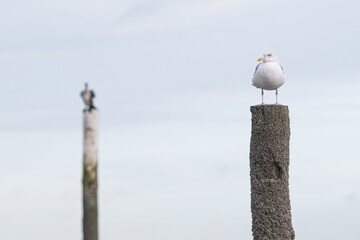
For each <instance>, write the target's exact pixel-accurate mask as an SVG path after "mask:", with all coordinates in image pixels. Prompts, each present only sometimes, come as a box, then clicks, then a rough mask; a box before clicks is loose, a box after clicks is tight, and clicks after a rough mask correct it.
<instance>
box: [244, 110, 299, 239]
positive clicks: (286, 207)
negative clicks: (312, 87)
mask: <svg viewBox="0 0 360 240" xmlns="http://www.w3.org/2000/svg"><path fill="white" fill-rule="evenodd" d="M250 110H251V113H252V130H251V145H250V178H251V213H252V232H253V237H254V240H292V239H295V232H294V230H293V227H292V222H291V207H290V197H289V140H290V126H289V110H288V107H287V106H280V105H259V106H252V107H251V109H250Z"/></svg>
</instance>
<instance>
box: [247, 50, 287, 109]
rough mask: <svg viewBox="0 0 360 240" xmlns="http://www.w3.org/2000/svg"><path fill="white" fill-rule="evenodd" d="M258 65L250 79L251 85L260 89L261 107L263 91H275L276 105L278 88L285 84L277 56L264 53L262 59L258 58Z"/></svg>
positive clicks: (271, 53)
mask: <svg viewBox="0 0 360 240" xmlns="http://www.w3.org/2000/svg"><path fill="white" fill-rule="evenodd" d="M257 60H258V62H260V61H262V62H261V63H259V64H258V65H257V66H256V68H255V73H254V76H253V79H252V85H253V86H255V87H257V88H261V97H262V102H261V105H265V104H264V89H265V90H276V92H275V94H276V103H275V105H279V103H278V88H279V87H281V86H282V85H283V84H284V83H285V76H284V70H283V68H282V66H281V65H280V63H279V59H278V56H277V55H276V54H275V53H273V52H269V53H264V55H263V57H259V58H258V59H257Z"/></svg>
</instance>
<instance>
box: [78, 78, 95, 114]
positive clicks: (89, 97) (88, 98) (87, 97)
mask: <svg viewBox="0 0 360 240" xmlns="http://www.w3.org/2000/svg"><path fill="white" fill-rule="evenodd" d="M80 96H81V97H82V98H83V100H84V103H85V105H86V106H88V107H89V110H91V109H93V108H94V109H95V106H94V103H93V98H94V97H95V93H94V91H93V90H88V84H87V83H85V90H84V91H82V92H81V94H80Z"/></svg>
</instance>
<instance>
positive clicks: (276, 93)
mask: <svg viewBox="0 0 360 240" xmlns="http://www.w3.org/2000/svg"><path fill="white" fill-rule="evenodd" d="M278 94H279V92H278V90H277V89H276V92H275V95H276V103H275V105H280V104H279V103H278Z"/></svg>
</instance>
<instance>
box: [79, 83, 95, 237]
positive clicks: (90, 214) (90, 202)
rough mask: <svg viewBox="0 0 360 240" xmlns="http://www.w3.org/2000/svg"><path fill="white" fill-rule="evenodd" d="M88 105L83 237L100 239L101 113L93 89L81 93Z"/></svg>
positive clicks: (86, 116) (84, 156)
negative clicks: (98, 173) (99, 171)
mask: <svg viewBox="0 0 360 240" xmlns="http://www.w3.org/2000/svg"><path fill="white" fill-rule="evenodd" d="M81 96H82V98H83V99H84V102H85V104H86V105H87V106H88V107H87V108H86V109H84V111H83V121H84V125H83V128H84V141H83V144H84V145H83V148H84V155H83V239H84V240H98V208H97V187H98V182H97V163H98V118H99V113H98V111H97V109H96V108H95V107H94V105H93V101H92V99H93V98H94V97H95V94H94V92H93V91H89V90H88V89H87V84H85V90H84V91H82V93H81Z"/></svg>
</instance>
